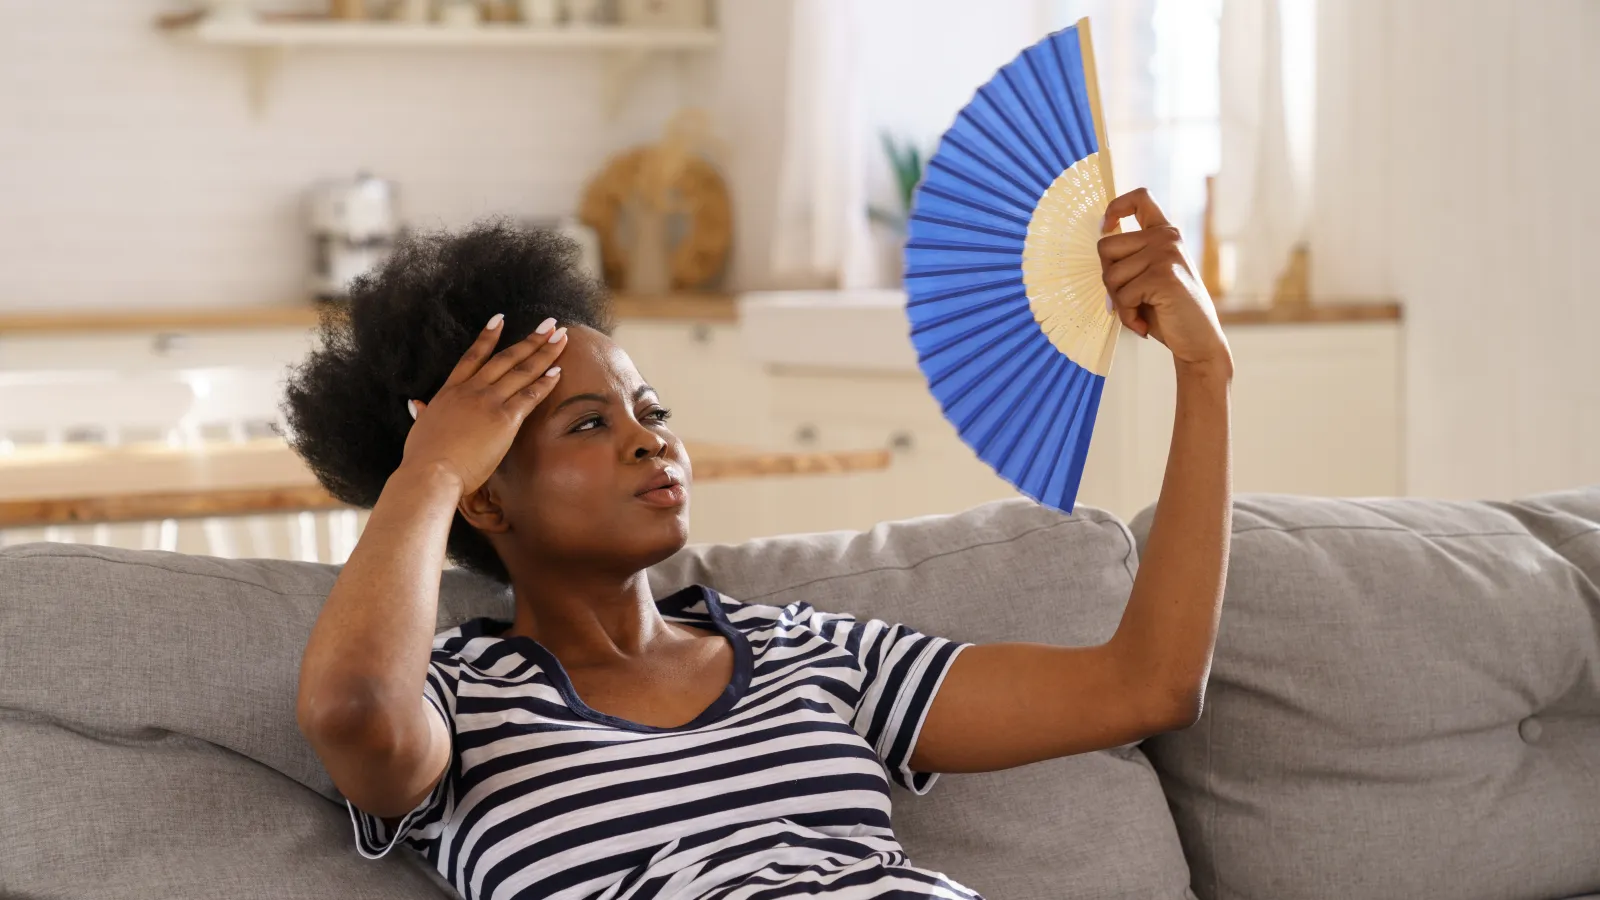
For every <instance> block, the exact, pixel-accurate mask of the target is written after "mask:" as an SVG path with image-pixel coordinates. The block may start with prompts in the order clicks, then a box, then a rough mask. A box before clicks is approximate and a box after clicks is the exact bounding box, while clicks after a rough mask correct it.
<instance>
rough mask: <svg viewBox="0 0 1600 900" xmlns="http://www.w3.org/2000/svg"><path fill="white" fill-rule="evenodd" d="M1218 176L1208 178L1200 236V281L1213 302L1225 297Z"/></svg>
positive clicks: (1208, 176)
mask: <svg viewBox="0 0 1600 900" xmlns="http://www.w3.org/2000/svg"><path fill="white" fill-rule="evenodd" d="M1216 184H1217V176H1215V175H1207V176H1206V213H1205V224H1204V226H1202V227H1203V228H1204V234H1202V235H1201V236H1200V281H1201V283H1202V284H1204V285H1205V286H1206V292H1207V293H1209V294H1210V295H1211V299H1212V300H1221V299H1222V296H1223V293H1224V291H1223V284H1222V248H1221V247H1219V246H1217V208H1216V207H1217V203H1216Z"/></svg>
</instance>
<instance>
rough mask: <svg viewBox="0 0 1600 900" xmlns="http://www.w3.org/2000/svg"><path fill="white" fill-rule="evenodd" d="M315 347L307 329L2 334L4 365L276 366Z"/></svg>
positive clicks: (33, 368)
mask: <svg viewBox="0 0 1600 900" xmlns="http://www.w3.org/2000/svg"><path fill="white" fill-rule="evenodd" d="M313 346H314V333H313V332H312V331H310V330H308V329H305V328H261V329H251V330H248V331H244V330H216V331H214V330H205V331H163V332H152V331H140V332H123V333H115V334H111V333H103V334H94V333H89V334H54V335H52V334H29V335H14V336H0V369H4V370H6V371H13V372H18V371H39V370H46V369H114V370H117V371H126V372H141V371H155V370H161V369H189V368H211V367H220V366H236V367H244V368H268V369H274V370H277V369H283V368H286V367H287V366H289V365H291V364H293V363H297V362H299V361H300V360H301V359H303V358H304V357H305V355H306V353H308V352H309V351H310V350H311V348H312V347H313Z"/></svg>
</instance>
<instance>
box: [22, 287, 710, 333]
mask: <svg viewBox="0 0 1600 900" xmlns="http://www.w3.org/2000/svg"><path fill="white" fill-rule="evenodd" d="M338 308H339V307H337V306H331V305H327V304H315V305H313V304H309V303H299V304H285V305H282V306H236V307H222V308H204V307H197V308H194V309H183V308H175V309H99V310H96V309H83V310H63V311H59V312H54V311H52V312H11V313H7V312H0V334H17V333H47V332H85V331H198V330H209V329H226V328H244V329H250V328H312V327H314V326H315V325H316V324H317V322H318V319H319V317H320V315H321V313H322V311H323V310H324V309H338ZM612 309H613V310H614V311H615V313H616V315H617V318H619V319H680V320H692V321H698V322H733V321H736V320H737V319H738V318H739V307H738V304H737V303H736V302H734V297H733V295H732V294H666V295H661V296H647V295H639V294H618V295H615V296H613V297H612Z"/></svg>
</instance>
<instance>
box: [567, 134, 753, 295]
mask: <svg viewBox="0 0 1600 900" xmlns="http://www.w3.org/2000/svg"><path fill="white" fill-rule="evenodd" d="M708 131H709V128H708V126H707V120H706V117H705V114H704V113H703V112H701V111H699V110H685V111H684V112H681V113H679V114H678V116H676V117H675V118H674V119H673V121H672V123H671V124H669V125H668V128H667V134H666V137H665V138H663V140H662V141H661V143H659V144H655V145H652V146H645V147H636V148H634V149H632V150H628V151H626V152H624V153H621V154H618V155H616V156H613V157H612V158H611V159H610V160H608V161H607V162H606V165H605V167H604V168H602V169H601V170H600V173H599V174H598V175H596V176H595V178H594V179H593V180H592V181H590V182H589V185H588V187H586V188H585V189H584V192H583V199H582V202H581V203H580V205H579V210H578V217H579V218H580V219H581V220H582V221H583V223H584V224H586V225H588V226H590V227H591V228H593V229H594V230H595V232H596V233H597V234H598V235H599V236H600V263H601V268H602V270H603V271H604V273H605V281H606V284H607V285H608V286H610V287H612V288H614V289H621V288H624V287H629V288H630V289H638V287H639V284H638V282H639V280H640V273H638V272H634V273H633V275H632V276H631V277H630V271H629V262H630V250H631V248H632V247H633V246H634V245H635V241H636V240H637V236H638V235H639V233H640V232H641V230H648V233H650V234H657V235H659V234H662V233H664V234H666V235H668V238H667V240H668V241H669V246H668V247H667V261H668V265H667V268H668V270H669V271H668V279H667V280H668V285H667V286H668V287H670V289H672V290H692V289H694V288H699V287H703V286H705V285H706V284H707V283H708V282H709V281H711V279H713V278H715V277H716V276H717V274H718V273H720V272H721V271H722V268H723V266H724V264H725V263H726V262H727V258H728V248H729V245H730V244H731V242H732V232H733V206H732V203H731V202H730V201H729V199H728V187H727V184H726V183H725V182H724V181H723V180H722V176H721V175H720V174H718V173H717V170H716V168H715V167H714V166H712V165H711V163H710V162H709V161H707V160H706V158H705V157H704V156H703V155H702V152H703V148H705V147H706V146H707V145H708V144H711V143H712V142H711V141H710V139H709V137H708ZM640 216H650V217H653V220H652V221H647V222H644V223H643V229H641V228H640V227H639V225H637V224H636V223H635V222H634V221H633V219H635V218H637V217H640ZM674 226H678V227H674ZM674 237H675V238H676V240H672V238H674ZM648 280H649V279H648V278H646V281H648ZM630 282H635V283H634V284H632V285H630ZM651 290H655V288H651Z"/></svg>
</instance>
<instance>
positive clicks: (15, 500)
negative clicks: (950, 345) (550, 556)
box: [0, 437, 891, 528]
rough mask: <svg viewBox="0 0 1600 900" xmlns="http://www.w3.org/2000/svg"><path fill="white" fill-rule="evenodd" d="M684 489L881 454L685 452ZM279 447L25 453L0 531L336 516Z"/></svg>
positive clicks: (838, 468) (864, 465)
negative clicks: (688, 468) (688, 484)
mask: <svg viewBox="0 0 1600 900" xmlns="http://www.w3.org/2000/svg"><path fill="white" fill-rule="evenodd" d="M687 449H688V453H689V460H690V463H691V465H692V466H693V471H694V483H695V484H697V485H698V484H702V483H705V482H720V481H728V480H733V479H741V478H759V477H765V476H785V475H788V476H793V475H808V476H809V475H826V474H836V473H844V472H869V471H877V470H882V469H885V468H888V466H889V464H890V461H891V454H890V452H889V451H888V450H887V449H868V450H842V451H800V452H794V451H769V450H762V449H757V448H753V447H734V446H727V445H721V444H705V443H698V442H690V443H689V445H688V447H687ZM346 508H348V507H346V506H345V504H343V503H340V502H339V501H338V500H336V499H334V498H333V497H331V496H329V495H328V494H327V493H326V492H325V491H323V489H322V486H321V485H320V484H318V483H317V480H316V477H315V476H314V475H312V474H311V471H310V470H309V469H307V468H306V466H305V463H304V461H302V460H301V459H300V457H299V456H298V455H296V454H295V453H294V451H293V450H291V449H290V448H289V446H288V445H287V444H285V443H284V442H283V441H282V440H281V439H279V438H275V437H274V438H258V439H255V440H250V441H242V442H239V443H221V442H219V443H215V444H207V445H205V446H203V447H200V448H183V447H176V448H174V447H169V446H167V445H165V444H160V443H151V444H128V445H124V446H120V447H104V446H94V445H82V444H80V445H72V446H66V447H55V448H46V447H27V448H22V449H20V450H18V451H16V452H15V453H12V454H9V455H6V456H3V457H0V528H17V527H32V526H40V525H72V524H82V523H96V522H126V521H140V520H150V519H165V518H192V517H200V516H236V515H248V514H255V513H268V512H298V511H302V510H325V509H346Z"/></svg>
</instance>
